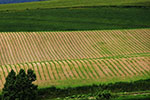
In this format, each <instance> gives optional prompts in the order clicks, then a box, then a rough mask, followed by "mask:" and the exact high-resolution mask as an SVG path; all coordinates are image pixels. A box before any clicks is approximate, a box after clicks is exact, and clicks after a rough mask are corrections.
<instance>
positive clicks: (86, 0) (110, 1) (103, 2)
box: [0, 0, 150, 11]
mask: <svg viewBox="0 0 150 100" xmlns="http://www.w3.org/2000/svg"><path fill="white" fill-rule="evenodd" d="M89 6H92V7H93V6H94V7H95V6H144V7H149V6H150V1H149V0H43V1H42V2H41V1H40V2H29V3H20V4H3V5H0V10H1V11H6V10H25V9H43V8H64V7H89Z"/></svg>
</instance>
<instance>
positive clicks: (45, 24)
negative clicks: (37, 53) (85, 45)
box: [0, 7, 150, 32]
mask: <svg viewBox="0 0 150 100" xmlns="http://www.w3.org/2000/svg"><path fill="white" fill-rule="evenodd" d="M149 18H150V8H116V7H96V8H62V9H40V10H39V9H38V10H37V9H36V10H25V11H8V12H6V11H5V12H0V31H3V32H5V31H10V32H15V31H18V32H19V31H71V30H102V29H131V28H134V29H135V28H149V27H150V20H149Z"/></svg>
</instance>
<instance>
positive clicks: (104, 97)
mask: <svg viewBox="0 0 150 100" xmlns="http://www.w3.org/2000/svg"><path fill="white" fill-rule="evenodd" d="M111 97H112V95H111V93H110V92H109V91H107V90H104V91H102V92H101V91H100V92H98V94H97V96H96V100H110V98H111Z"/></svg>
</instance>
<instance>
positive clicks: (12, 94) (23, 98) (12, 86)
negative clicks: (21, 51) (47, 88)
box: [2, 69, 37, 100]
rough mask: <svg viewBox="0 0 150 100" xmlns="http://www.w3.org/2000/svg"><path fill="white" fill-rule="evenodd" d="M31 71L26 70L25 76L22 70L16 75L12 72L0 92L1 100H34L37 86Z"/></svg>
mask: <svg viewBox="0 0 150 100" xmlns="http://www.w3.org/2000/svg"><path fill="white" fill-rule="evenodd" d="M35 80H36V75H35V74H34V72H33V70H31V69H28V71H27V74H26V73H25V71H24V70H23V69H21V70H20V71H19V74H18V75H16V73H15V72H14V70H11V72H10V73H9V74H8V76H7V78H6V83H5V84H4V88H3V91H2V100H36V99H37V98H36V97H37V85H34V84H32V82H33V81H35Z"/></svg>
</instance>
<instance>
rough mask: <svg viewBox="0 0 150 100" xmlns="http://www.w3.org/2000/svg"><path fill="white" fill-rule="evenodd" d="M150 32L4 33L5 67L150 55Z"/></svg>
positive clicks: (0, 36)
mask: <svg viewBox="0 0 150 100" xmlns="http://www.w3.org/2000/svg"><path fill="white" fill-rule="evenodd" d="M149 33H150V29H138V30H110V31H74V32H37V33H36V32H17V33H16V32H12V33H10V32H9V33H5V32H2V33H0V46H1V47H0V49H1V51H0V52H1V65H7V64H19V63H26V62H41V61H50V60H66V59H83V58H101V57H110V56H111V57H113V56H126V55H132V54H140V53H150V46H149V44H150V38H149V37H150V34H149Z"/></svg>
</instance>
